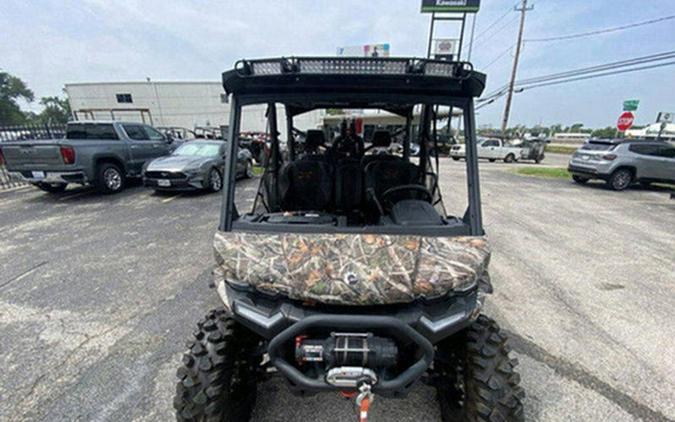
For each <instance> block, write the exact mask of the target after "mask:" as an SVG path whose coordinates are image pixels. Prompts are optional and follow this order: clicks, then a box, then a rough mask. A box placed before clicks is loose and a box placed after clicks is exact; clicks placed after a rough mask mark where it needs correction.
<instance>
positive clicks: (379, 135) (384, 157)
mask: <svg viewBox="0 0 675 422" xmlns="http://www.w3.org/2000/svg"><path fill="white" fill-rule="evenodd" d="M390 146H391V133H389V131H387V130H376V131H375V132H374V133H373V142H372V143H371V145H370V146H369V147H368V148H366V150H365V151H364V154H366V153H368V151H370V150H372V149H375V148H377V149H379V151H376V153H375V154H367V155H364V156H363V158H361V168H362V169H364V170H365V168H366V166H367V165H368V164H370V163H372V162H374V161H401V160H402V159H401V157H399V156H397V155H392V154H390V153H389V151H388V149H389V147H390Z"/></svg>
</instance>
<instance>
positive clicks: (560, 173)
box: [515, 167, 572, 179]
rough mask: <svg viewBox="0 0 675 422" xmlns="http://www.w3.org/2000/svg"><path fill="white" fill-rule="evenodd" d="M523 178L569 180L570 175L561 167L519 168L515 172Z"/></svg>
mask: <svg viewBox="0 0 675 422" xmlns="http://www.w3.org/2000/svg"><path fill="white" fill-rule="evenodd" d="M515 172H516V173H517V174H521V175H523V176H535V177H548V178H552V179H569V178H570V177H572V175H571V174H570V173H569V172H568V171H567V169H566V168H563V167H521V168H518V169H516V170H515Z"/></svg>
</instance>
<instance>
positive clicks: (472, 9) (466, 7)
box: [422, 0, 480, 13]
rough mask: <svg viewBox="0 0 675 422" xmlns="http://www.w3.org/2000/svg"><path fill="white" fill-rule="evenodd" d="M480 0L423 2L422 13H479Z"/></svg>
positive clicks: (427, 0)
mask: <svg viewBox="0 0 675 422" xmlns="http://www.w3.org/2000/svg"><path fill="white" fill-rule="evenodd" d="M479 8H480V0H422V13H433V12H441V13H443V12H448V13H477V12H478V9H479Z"/></svg>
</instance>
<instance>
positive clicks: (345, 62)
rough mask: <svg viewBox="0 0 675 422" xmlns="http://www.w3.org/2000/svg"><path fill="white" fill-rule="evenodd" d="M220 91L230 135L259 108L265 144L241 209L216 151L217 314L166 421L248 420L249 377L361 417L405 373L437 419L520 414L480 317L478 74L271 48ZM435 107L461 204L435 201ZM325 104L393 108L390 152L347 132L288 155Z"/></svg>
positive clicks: (230, 166) (509, 366)
mask: <svg viewBox="0 0 675 422" xmlns="http://www.w3.org/2000/svg"><path fill="white" fill-rule="evenodd" d="M223 85H224V88H225V90H226V92H227V93H228V94H230V95H231V101H230V104H231V114H230V117H231V120H230V125H229V130H230V133H229V139H237V137H238V136H239V132H240V128H241V126H242V121H241V120H242V118H241V117H242V108H243V107H246V106H249V105H254V104H266V105H267V106H268V107H267V118H268V127H269V137H270V146H271V151H270V157H269V160H268V162H267V165H266V167H265V169H264V173H263V175H262V177H261V181H260V186H259V189H258V191H257V197H256V200H255V202H254V204H253V206H252V209H248V210H245V209H242V207H241V204H239V205H240V206H239V207H238V206H237V202H236V201H235V198H236V196H235V188H236V185H235V178H236V168H237V161H236V159H235V157H237V149H238V147H239V146H238V143H236V142H231V143H228V144H227V152H226V161H225V173H224V179H223V197H222V211H221V216H220V225H219V228H218V231H217V232H216V234H215V240H214V250H215V258H216V264H217V265H216V270H215V279H214V281H213V286H214V287H215V289H216V291H217V293H218V295H219V297H220V299H221V301H222V307H221V308H217V309H214V310H212V311H210V312H209V313H208V314H207V315H206V317H205V318H204V319H203V320H201V321H200V322H199V323H198V329H197V331H195V333H194V337H193V338H192V339H191V341H190V343H189V350H188V351H187V353H186V354H185V355H184V357H183V361H182V364H181V366H180V368H179V369H178V372H177V376H178V384H177V389H176V396H175V400H174V406H175V409H176V415H177V418H178V420H181V421H204V420H209V421H211V420H212V421H246V420H249V418H250V416H251V412H252V410H253V408H254V405H255V400H256V388H257V387H256V386H257V383H258V382H259V381H260V380H261V379H263V377H265V376H266V375H268V374H269V373H270V372H274V371H276V373H277V374H280V375H281V376H282V377H283V378H285V379H286V380H287V382H288V387H289V388H290V390H291V391H292V392H294V393H297V394H312V393H317V392H324V391H335V392H336V393H338V392H339V393H341V394H342V395H343V396H345V397H350V398H352V399H353V400H354V403H355V407H356V410H357V415H358V417H359V418H360V419H359V420H361V421H365V420H366V419H367V416H368V411H369V408H370V406H371V404H372V403H373V400H374V398H375V397H376V396H380V395H381V396H387V397H405V396H406V394H407V393H408V392H410V390H411V388H412V387H413V386H414V385H415V384H416V383H417V382H427V383H429V384H431V385H433V386H434V387H435V388H436V391H437V395H438V400H439V403H440V409H441V413H442V415H443V419H444V420H446V421H496V420H500V421H502V420H506V421H517V420H522V419H523V407H522V400H523V397H524V393H523V390H522V388H521V387H520V386H519V376H518V374H517V373H516V372H515V366H516V363H517V362H516V360H515V359H512V358H511V357H510V356H509V347H508V344H507V339H506V336H505V334H504V333H503V332H502V331H501V330H500V328H499V326H498V325H497V323H496V322H495V321H494V320H492V319H490V318H489V317H487V316H485V315H483V314H482V310H483V302H484V300H485V297H486V294H488V293H490V292H491V291H492V284H491V281H490V277H489V275H488V263H489V261H490V246H489V243H488V240H487V238H486V236H485V232H484V229H483V224H482V217H481V201H480V187H479V177H478V157H477V152H476V139H475V121H474V102H473V101H474V98H475V97H478V96H479V95H480V94H481V92H482V91H483V89H484V87H485V75H483V74H481V73H479V72H476V71H474V70H473V68H472V66H471V65H470V64H468V63H460V62H443V61H434V60H424V59H415V58H322V57H318V58H316V57H313V58H281V59H267V60H244V61H240V62H238V63H237V64H236V65H235V68H234V69H232V70H229V71H227V72H225V73H224V74H223ZM437 107H440V108H443V107H444V108H446V109H447V108H448V107H454V108H455V109H461V110H463V112H464V130H465V134H466V187H464V188H462V187H461V186H455V187H453V186H452V185H450V186H448V187H445V189H455V188H457V189H466V191H467V193H468V198H467V202H468V207H467V208H466V210H465V211H464V212H463V213H462V214H459V215H451V214H448V213H447V212H446V209H445V205H444V201H443V196H442V195H441V186H440V183H441V181H442V182H444V183H445V182H450V183H451V180H441V178H440V177H439V166H438V160H437V159H436V158H437V157H435V156H433V155H432V154H431V153H430V152H431V151H438V148H435V146H434V140H435V139H438V136H437V134H436V133H435V131H436V125H435V123H433V122H434V121H435V119H436V117H437V116H436V115H435V114H436V113H437ZM338 108H339V109H379V110H386V111H388V112H391V113H394V114H397V115H399V116H402V117H403V118H404V119H406V121H407V124H406V128H407V131H406V132H405V133H406V135H405V136H404V137H403V139H402V140H401V142H402V151H401V153H400V154H393V153H391V149H390V148H389V147H390V144H391V134H390V133H389V132H386V131H381V132H379V133H377V134H374V135H373V139H372V144H371V145H369V146H368V147H365V145H364V143H363V140H362V139H361V138H360V137H358V136H356V135H355V134H354V131H351V130H346V131H344V132H343V133H341V134H339V135H337V136H336V137H335V138H333V139H330V136H329V135H327V134H326V133H325V132H323V131H321V130H307V131H306V132H305V136H304V142H303V146H302V150H301V151H300V148H296V147H297V146H298V145H296V138H297V137H296V136H295V135H294V133H296V132H297V131H296V128H294V118H296V117H297V116H300V115H302V114H303V113H307V112H309V111H312V110H316V109H338ZM282 112H283V113H282ZM416 113H421V114H420V116H421V118H420V124H419V128H418V129H417V130H413V125H412V121H413V118H414V116H415V114H416ZM282 114H283V118H284V119H285V130H284V131H283V133H281V130H280V129H279V128H280V125H279V121H280V119H281V117H280V116H281V115H282ZM282 142H284V143H286V146H287V148H286V150H287V151H286V153H284V154H281V153H280V151H281V147H280V145H281V143H282ZM412 142H415V143H417V144H419V146H420V151H419V154H418V157H414V158H413V157H411V154H410V144H411V143H412ZM446 192H447V190H446ZM376 405H377V404H375V406H376Z"/></svg>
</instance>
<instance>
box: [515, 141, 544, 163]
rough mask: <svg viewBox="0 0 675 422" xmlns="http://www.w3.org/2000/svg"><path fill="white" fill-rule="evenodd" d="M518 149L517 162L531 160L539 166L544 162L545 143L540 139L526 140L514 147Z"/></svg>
mask: <svg viewBox="0 0 675 422" xmlns="http://www.w3.org/2000/svg"><path fill="white" fill-rule="evenodd" d="M516 146H517V147H518V148H520V157H519V160H533V161H534V162H535V163H537V164H539V163H540V162H542V161H543V160H544V157H545V156H544V150H545V149H546V142H545V141H543V140H540V139H526V140H523V141H522V142H521V143H519V144H518V145H516Z"/></svg>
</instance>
